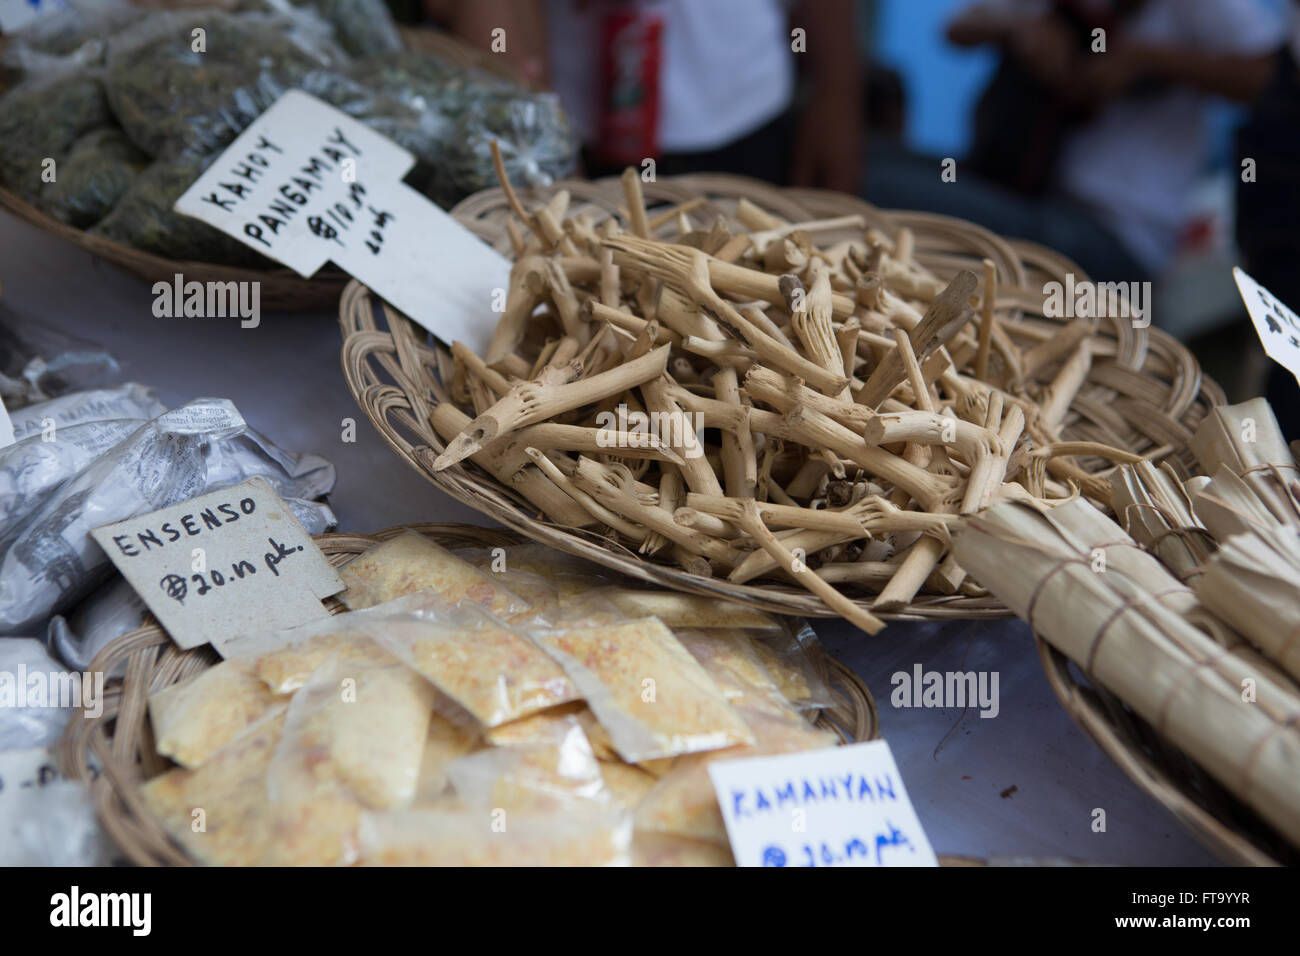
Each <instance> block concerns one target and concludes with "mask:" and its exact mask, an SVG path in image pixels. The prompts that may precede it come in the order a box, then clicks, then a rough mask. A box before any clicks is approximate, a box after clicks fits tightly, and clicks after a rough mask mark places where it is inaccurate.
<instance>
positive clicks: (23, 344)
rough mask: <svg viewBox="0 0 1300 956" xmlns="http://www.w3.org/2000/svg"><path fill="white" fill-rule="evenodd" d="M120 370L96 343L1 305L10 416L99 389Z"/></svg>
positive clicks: (2, 369) (1, 390) (2, 380)
mask: <svg viewBox="0 0 1300 956" xmlns="http://www.w3.org/2000/svg"><path fill="white" fill-rule="evenodd" d="M120 372H121V366H119V365H118V363H117V359H115V358H113V356H112V355H110V354H109V353H108V352H107V351H105V350H104V348H103V346H101V345H99V344H98V343H96V342H92V341H90V340H89V339H83V338H81V337H80V336H76V335H69V334H68V333H66V332H63V331H60V330H59V329H57V328H55V327H54V326H52V325H50V323H49V322H48V321H47V320H45V319H39V320H37V319H33V318H30V317H29V316H26V315H22V314H19V313H18V312H16V311H15V310H14V309H11V308H10V307H9V306H8V305H6V304H5V303H4V302H3V301H0V397H2V398H3V399H4V405H5V408H6V409H7V410H8V411H9V412H10V413H11V414H12V413H13V412H14V411H15V410H16V409H20V408H25V407H26V406H28V405H33V404H35V403H37V402H45V401H48V400H49V399H51V398H54V397H56V396H58V395H63V394H66V393H67V392H73V391H84V390H88V389H93V388H97V387H101V386H103V385H105V384H106V383H108V382H110V381H113V380H116V379H117V377H118V375H119V374H120ZM127 417H134V416H127ZM141 417H147V416H141Z"/></svg>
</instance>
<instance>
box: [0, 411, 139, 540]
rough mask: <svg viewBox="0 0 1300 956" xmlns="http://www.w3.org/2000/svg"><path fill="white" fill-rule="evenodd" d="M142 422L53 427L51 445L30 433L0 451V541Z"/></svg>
mask: <svg viewBox="0 0 1300 956" xmlns="http://www.w3.org/2000/svg"><path fill="white" fill-rule="evenodd" d="M144 424H145V420H144V419H140V418H116V419H109V420H108V421H102V422H86V423H84V424H81V425H69V426H67V427H66V428H62V429H58V430H57V431H56V435H57V438H56V440H54V441H46V440H45V439H44V437H43V436H41V435H40V434H36V435H31V436H30V437H28V438H25V439H23V440H22V441H20V442H18V443H16V444H13V445H10V446H9V447H8V448H0V542H3V541H4V540H5V539H6V538H7V537H8V536H9V535H10V534H12V532H13V529H14V528H16V527H17V526H18V525H19V524H21V523H22V521H23V519H24V518H26V517H27V516H28V515H30V514H31V513H32V512H33V511H35V510H36V509H37V508H39V507H40V506H41V503H42V502H44V501H45V499H46V498H48V497H49V496H50V495H51V494H53V493H54V491H55V489H57V488H58V487H59V485H61V484H63V483H64V482H65V481H67V480H68V479H69V478H71V477H73V476H74V475H76V474H77V473H78V472H80V471H81V470H82V469H83V468H85V467H86V466H87V465H89V464H90V463H91V462H92V461H94V460H95V459H96V458H98V457H99V456H100V455H102V454H104V453H105V452H107V451H109V450H110V449H111V448H113V447H114V446H115V445H117V444H118V443H119V442H121V441H124V440H126V439H127V438H129V437H130V436H131V435H133V434H135V433H136V432H137V431H139V430H140V428H141V427H142V426H143V425H144Z"/></svg>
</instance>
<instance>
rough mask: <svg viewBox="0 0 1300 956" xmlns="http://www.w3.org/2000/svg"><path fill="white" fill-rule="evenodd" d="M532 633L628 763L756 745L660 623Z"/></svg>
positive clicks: (648, 621)
mask: <svg viewBox="0 0 1300 956" xmlns="http://www.w3.org/2000/svg"><path fill="white" fill-rule="evenodd" d="M529 635H530V636H531V637H532V638H533V639H534V640H535V641H536V642H537V643H538V644H539V645H540V646H541V647H542V648H543V649H544V650H545V651H546V652H547V653H548V654H550V655H551V656H552V657H554V658H555V660H556V661H558V662H559V664H560V665H561V666H562V667H563V668H564V670H565V672H566V673H567V674H568V675H569V677H570V678H571V679H572V680H573V683H574V684H575V685H576V686H577V688H578V690H579V691H581V693H582V696H583V697H585V698H586V700H587V705H588V706H589V707H590V708H591V709H592V711H593V712H594V713H595V715H596V718H597V719H598V720H599V721H600V723H601V725H602V726H603V727H604V728H605V730H607V731H608V732H609V736H610V740H611V741H612V743H613V746H614V748H615V749H616V750H617V751H618V754H619V756H620V757H621V758H622V759H623V760H624V761H626V762H628V763H641V762H642V761H647V760H657V759H661V758H665V757H674V756H677V755H679V754H685V753H694V752H696V751H702V750H713V749H716V748H718V747H729V746H733V745H735V744H740V743H753V739H754V738H753V735H752V734H751V733H750V731H749V728H748V727H746V726H745V723H744V721H742V720H741V719H740V716H739V715H738V714H737V713H736V712H735V710H733V709H732V707H731V706H730V704H728V703H727V699H726V697H725V696H724V695H723V694H722V692H721V691H720V690H719V689H718V685H717V684H715V683H714V682H713V679H712V678H711V677H710V676H709V675H708V672H707V671H705V670H704V668H702V667H701V666H700V665H699V663H698V662H696V660H695V658H693V657H692V656H691V654H690V652H689V651H687V650H686V648H684V647H683V646H682V644H681V642H680V641H679V640H677V638H676V637H675V636H674V635H673V633H672V631H670V630H669V629H668V628H667V627H666V626H664V624H663V623H662V622H661V621H659V620H657V619H656V618H642V619H641V620H637V621H627V622H623V623H618V624H609V625H601V626H596V627H586V628H572V629H554V630H551V629H543V628H536V629H532V630H530V631H529Z"/></svg>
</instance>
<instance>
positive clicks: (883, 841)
mask: <svg viewBox="0 0 1300 956" xmlns="http://www.w3.org/2000/svg"><path fill="white" fill-rule="evenodd" d="M709 776H710V777H711V778H712V779H713V789H714V791H715V792H716V793H717V796H718V806H719V807H720V808H721V809H722V817H723V819H724V820H725V821H726V824H727V836H728V837H729V838H730V840H731V852H732V854H733V855H734V856H735V858H736V864H737V865H738V866H938V865H939V862H938V860H937V859H936V858H935V855H934V850H933V849H931V847H930V841H929V840H928V839H927V838H926V835H925V831H924V830H922V829H921V821H920V820H918V819H917V816H916V811H915V810H914V809H913V808H912V801H911V800H910V799H908V796H907V788H906V787H904V786H903V777H902V775H901V774H900V773H899V772H898V765H897V764H895V763H894V755H893V754H892V753H891V752H890V750H889V744H887V743H885V742H884V741H883V740H873V741H871V742H869V743H863V744H852V745H850V746H847V747H829V748H827V749H825V750H813V751H808V752H805V753H794V754H782V755H779V756H774V757H747V758H744V759H740V760H725V761H717V762H715V763H711V764H709Z"/></svg>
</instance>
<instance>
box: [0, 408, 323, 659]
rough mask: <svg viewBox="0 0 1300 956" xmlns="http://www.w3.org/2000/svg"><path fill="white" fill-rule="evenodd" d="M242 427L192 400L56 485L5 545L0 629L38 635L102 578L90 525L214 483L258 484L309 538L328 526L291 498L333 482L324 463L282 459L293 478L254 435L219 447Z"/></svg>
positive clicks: (235, 417)
mask: <svg viewBox="0 0 1300 956" xmlns="http://www.w3.org/2000/svg"><path fill="white" fill-rule="evenodd" d="M69 398H71V396H69ZM57 401H63V399H59V400H57ZM34 407H36V406H34ZM78 407H80V406H78ZM24 411H27V412H30V411H31V410H30V409H27V410H24ZM37 424H39V419H37ZM245 429H246V425H245V423H244V420H243V418H242V417H241V416H240V414H239V412H238V410H237V409H236V408H235V406H234V405H232V404H231V403H230V402H228V401H226V400H224V399H195V400H194V401H192V402H189V403H187V404H185V405H182V406H180V407H179V408H176V409H174V410H172V411H170V412H165V413H163V414H161V415H159V416H158V417H157V418H155V419H154V420H153V421H151V422H149V423H147V424H145V425H143V426H141V427H140V428H139V429H137V430H136V431H135V432H134V433H133V434H132V435H130V436H129V437H127V438H126V439H124V440H123V441H121V442H118V443H117V444H116V445H114V446H113V447H112V448H111V449H109V450H108V451H107V452H105V453H103V454H101V455H100V456H99V457H97V458H95V459H94V460H93V461H92V462H90V464H88V465H86V466H85V467H84V468H82V469H81V471H79V472H78V473H76V474H75V475H74V476H72V477H70V478H69V479H67V480H66V481H64V482H63V483H62V484H60V485H59V486H58V488H57V489H56V490H55V491H54V492H53V493H52V494H50V495H48V496H47V497H46V498H45V500H44V501H42V502H41V504H40V505H39V506H38V507H37V508H36V509H34V510H33V511H31V512H30V514H28V515H27V516H26V517H25V518H24V519H23V520H22V521H21V522H19V523H18V524H17V526H16V527H14V528H13V529H12V530H11V531H10V532H9V536H8V538H7V539H6V543H7V545H8V547H7V549H6V550H5V552H4V554H3V556H0V632H6V631H7V632H9V633H16V634H23V633H36V632H38V631H44V629H45V622H46V621H47V620H48V619H49V617H50V616H51V615H53V614H56V613H61V612H63V611H66V610H68V609H69V608H70V607H72V606H73V605H74V604H75V603H76V601H77V600H78V599H80V598H81V597H83V596H84V595H86V594H87V593H88V592H89V591H90V590H91V589H92V588H93V587H94V586H95V585H96V584H97V583H98V582H99V580H101V579H102V578H103V576H104V575H105V573H106V572H107V570H108V567H109V565H108V558H107V556H106V555H105V554H104V552H103V551H102V550H101V549H100V547H99V545H97V544H95V542H94V541H93V539H91V537H90V531H91V530H92V529H93V528H97V527H100V526H101V525H105V524H111V523H113V522H115V521H121V520H124V519H126V518H130V517H133V516H134V515H140V514H146V513H148V512H150V511H155V510H157V509H159V508H165V507H167V506H168V505H173V504H177V503H179V502H182V501H186V500H188V499H189V498H193V497H195V496H197V495H200V494H203V493H204V492H207V491H213V490H215V489H216V488H218V487H226V486H227V485H229V484H236V483H238V482H240V481H243V480H245V479H248V478H252V477H262V478H266V479H267V480H268V481H269V482H270V483H271V485H272V486H273V487H274V488H275V489H276V491H277V492H278V493H280V494H281V496H282V497H284V499H285V504H286V505H288V507H289V508H290V510H291V511H293V513H294V516H295V517H296V518H298V520H299V521H300V522H301V523H302V524H303V527H304V528H306V529H307V531H308V532H309V533H319V532H321V531H324V530H325V529H326V528H327V527H329V526H330V525H332V524H333V523H334V515H333V512H331V511H330V510H329V508H328V507H327V506H325V505H323V504H317V503H315V502H311V501H306V500H304V499H301V498H297V497H295V496H294V492H306V493H309V494H316V493H317V492H318V491H319V490H320V489H321V488H322V487H323V486H324V485H325V484H332V482H333V469H332V466H329V465H328V463H326V462H324V460H323V459H319V458H315V457H314V456H311V457H308V458H304V459H301V460H300V459H294V458H292V456H289V460H290V461H291V462H292V463H293V470H294V472H296V473H289V472H286V470H285V468H284V467H283V464H284V460H285V459H284V457H283V455H284V453H280V452H278V450H277V454H271V453H270V452H269V451H268V450H267V447H266V443H265V439H261V437H260V436H258V437H257V440H254V441H253V443H252V445H251V446H249V445H245V444H241V443H234V444H227V442H228V441H229V440H231V439H235V438H237V437H238V436H240V435H242V434H244V432H245ZM254 449H255V450H256V451H254ZM210 476H211V477H210Z"/></svg>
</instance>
